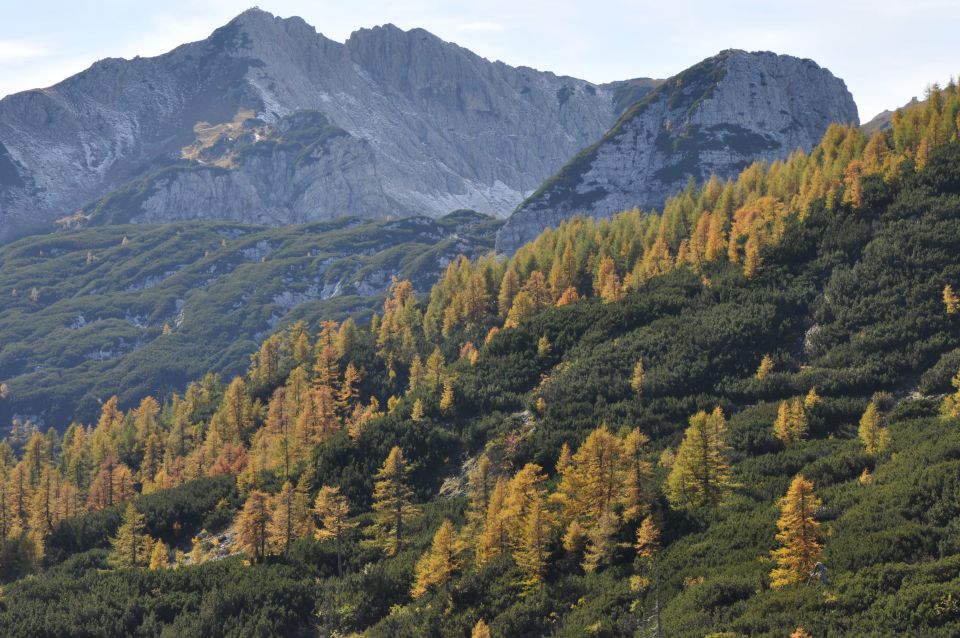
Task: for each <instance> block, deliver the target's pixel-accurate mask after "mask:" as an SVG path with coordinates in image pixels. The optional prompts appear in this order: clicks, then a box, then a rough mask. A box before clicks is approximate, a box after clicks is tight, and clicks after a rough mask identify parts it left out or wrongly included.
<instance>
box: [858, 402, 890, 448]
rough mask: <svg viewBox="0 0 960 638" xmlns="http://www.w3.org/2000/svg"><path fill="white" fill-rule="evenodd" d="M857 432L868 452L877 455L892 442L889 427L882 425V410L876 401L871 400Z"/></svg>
mask: <svg viewBox="0 0 960 638" xmlns="http://www.w3.org/2000/svg"><path fill="white" fill-rule="evenodd" d="M857 434H858V435H859V437H860V441H861V442H862V443H863V449H864V451H865V452H866V453H867V454H869V455H871V456H875V455H877V454H880V453H882V452H883V451H884V449H886V447H887V444H888V443H889V442H890V432H889V430H887V428H884V427H881V426H880V411H879V408H877V404H876V402H874V401H871V402H870V405H868V406H867V409H866V410H865V411H864V413H863V416H861V417H860V425H859V427H858V428H857Z"/></svg>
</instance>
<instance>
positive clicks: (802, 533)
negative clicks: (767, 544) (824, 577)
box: [770, 475, 823, 587]
mask: <svg viewBox="0 0 960 638" xmlns="http://www.w3.org/2000/svg"><path fill="white" fill-rule="evenodd" d="M820 505H821V502H820V499H819V498H817V496H816V495H815V494H814V492H813V482H812V481H809V480H807V479H805V478H804V477H803V476H802V475H797V476H796V477H795V478H794V479H793V481H792V482H791V483H790V488H789V489H788V490H787V495H786V496H785V497H784V498H783V499H782V500H781V501H780V518H779V519H777V529H778V530H780V531H779V532H778V533H777V542H778V543H779V544H780V547H778V548H777V549H775V550H773V552H772V554H771V555H772V557H773V559H774V560H775V561H776V563H777V566H776V567H775V568H774V570H773V571H772V572H770V586H771V587H784V586H786V585H791V584H793V583H798V582H801V581H803V580H804V579H806V578H808V577H809V575H810V574H811V572H813V569H814V567H815V566H816V564H817V562H818V561H819V560H820V558H821V556H822V552H823V545H822V540H823V533H822V532H821V530H820V523H818V522H817V520H816V518H815V514H816V511H817V508H819V507H820Z"/></svg>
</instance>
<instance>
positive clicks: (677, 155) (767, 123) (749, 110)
mask: <svg viewBox="0 0 960 638" xmlns="http://www.w3.org/2000/svg"><path fill="white" fill-rule="evenodd" d="M833 122H839V123H854V124H856V123H857V122H858V119H857V107H856V104H854V101H853V98H852V97H851V95H850V93H849V91H847V88H846V86H845V85H844V83H843V81H842V80H840V79H838V78H836V77H834V76H833V75H832V74H831V73H830V72H829V71H827V70H826V69H823V68H820V67H819V66H817V65H816V64H815V63H814V62H813V61H811V60H802V59H798V58H794V57H790V56H785V55H775V54H773V53H748V52H746V51H736V50H730V51H724V52H722V53H720V54H719V55H717V56H715V57H712V58H708V59H707V60H704V61H703V62H701V63H699V64H697V65H696V66H693V67H691V68H690V69H687V70H686V71H684V72H682V73H680V74H679V75H677V76H675V77H673V78H670V79H669V80H667V81H666V82H664V83H663V84H662V85H660V86H659V87H658V88H657V89H656V90H654V91H652V92H651V93H650V94H648V95H647V96H646V97H645V98H643V99H642V100H640V101H638V102H636V103H635V104H634V105H633V106H631V107H630V108H629V109H627V111H626V112H625V113H624V114H623V116H622V117H621V118H620V119H619V121H618V122H617V123H616V124H615V125H614V126H613V128H611V129H610V130H609V131H608V132H607V133H606V134H605V135H604V136H602V137H601V138H600V139H599V140H598V141H597V142H595V143H594V144H592V145H591V146H589V147H587V148H586V149H585V150H583V151H582V152H581V153H579V154H578V155H576V156H575V157H574V158H573V159H572V160H571V161H570V162H568V163H567V164H566V165H565V166H564V167H563V168H562V169H561V170H560V171H559V172H558V173H557V174H555V175H554V176H553V177H551V178H550V179H548V180H547V181H546V182H545V183H544V184H543V185H542V186H541V187H540V188H539V190H538V191H537V192H536V193H535V194H534V195H532V196H531V197H529V198H528V199H527V200H526V201H524V202H523V203H522V204H521V205H520V206H519V207H518V208H517V210H516V211H515V212H514V213H513V215H512V216H511V217H510V219H509V220H508V221H507V223H506V224H505V225H504V227H503V228H502V229H501V231H500V234H499V236H498V238H497V247H498V249H499V250H502V251H506V252H511V251H513V250H515V249H516V248H517V247H519V246H520V245H522V244H523V243H524V242H526V241H529V240H531V239H533V238H534V237H536V236H537V235H538V234H539V233H540V232H541V231H542V230H543V229H545V228H547V227H552V226H556V225H557V224H559V223H560V222H561V221H562V220H564V219H566V218H568V217H570V216H572V215H574V214H577V213H584V214H587V215H591V216H595V217H604V216H610V215H612V214H614V213H616V212H618V211H621V210H624V209H629V208H633V207H639V208H641V209H650V208H656V207H659V206H661V205H662V204H663V203H664V201H665V200H666V198H667V197H669V196H670V194H671V193H674V192H676V191H677V190H679V189H680V188H682V187H683V185H684V184H685V183H686V182H687V180H689V179H690V178H691V177H693V178H695V179H697V180H703V179H706V178H708V177H709V176H710V175H711V174H716V175H719V176H721V177H730V176H732V175H735V174H736V173H737V172H738V171H739V170H740V169H742V168H743V167H744V166H746V165H747V164H749V163H750V162H752V161H754V160H755V159H767V160H772V159H776V158H784V157H786V156H787V155H788V154H789V153H791V152H792V151H794V150H795V149H798V148H802V149H806V150H809V149H810V148H812V147H813V146H814V145H815V144H816V143H817V142H818V141H819V140H820V138H821V136H822V135H823V133H824V131H825V130H826V128H827V126H829V125H830V124H831V123H833Z"/></svg>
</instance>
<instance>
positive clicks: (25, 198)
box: [0, 9, 657, 242]
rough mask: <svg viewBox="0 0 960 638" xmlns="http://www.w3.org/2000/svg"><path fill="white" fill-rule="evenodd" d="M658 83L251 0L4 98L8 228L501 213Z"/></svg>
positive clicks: (2, 222) (1, 175)
mask: <svg viewBox="0 0 960 638" xmlns="http://www.w3.org/2000/svg"><path fill="white" fill-rule="evenodd" d="M656 84H657V82H656V81H650V80H635V81H628V82H618V83H613V84H607V85H596V84H591V83H589V82H585V81H583V80H578V79H575V78H570V77H559V76H556V75H554V74H552V73H544V72H540V71H536V70H534V69H530V68H526V67H511V66H508V65H506V64H503V63H501V62H490V61H488V60H486V59H484V58H481V57H480V56H477V55H475V54H473V53H471V52H470V51H468V50H466V49H464V48H462V47H459V46H457V45H455V44H451V43H448V42H444V41H442V40H441V39H439V38H437V37H436V36H434V35H432V34H430V33H428V32H427V31H424V30H422V29H413V30H410V31H403V30H401V29H398V28H396V27H394V26H392V25H386V26H382V27H376V28H373V29H362V30H359V31H357V32H355V33H353V34H352V35H351V36H350V38H349V39H348V40H347V41H346V42H344V43H339V42H334V41H332V40H330V39H328V38H325V37H324V36H322V35H320V34H318V33H317V32H316V30H315V29H314V28H313V27H311V26H310V25H308V24H307V23H306V22H304V21H303V20H302V19H300V18H288V19H281V18H278V17H274V16H272V15H270V14H269V13H266V12H264V11H261V10H259V9H251V10H249V11H246V12H244V13H243V14H241V15H240V16H238V17H237V18H235V19H234V20H232V21H231V22H230V23H229V24H227V25H226V26H224V27H222V28H220V29H217V30H216V31H215V32H214V33H213V34H212V35H211V36H210V37H209V38H207V39H206V40H203V41H200V42H194V43H191V44H185V45H183V46H180V47H178V48H176V49H174V50H173V51H170V52H169V53H167V54H164V55H160V56H158V57H154V58H139V57H138V58H135V59H133V60H122V59H106V60H101V61H99V62H97V63H96V64H94V65H93V66H91V67H90V68H89V69H88V70H86V71H84V72H82V73H80V74H78V75H75V76H73V77H71V78H69V79H67V80H64V81H63V82H61V83H59V84H57V85H55V86H53V87H50V88H47V89H39V90H33V91H26V92H23V93H18V94H15V95H11V96H8V97H6V98H4V99H3V100H2V101H0V242H2V241H8V240H10V239H12V238H15V237H18V236H21V235H23V234H24V233H27V232H30V231H38V230H39V231H44V230H50V229H52V228H53V224H54V221H55V220H58V219H60V220H62V222H61V225H64V226H71V225H75V224H81V223H90V222H92V223H98V222H99V223H104V222H117V221H132V222H151V223H158V222H171V221H182V220H207V221H209V220H229V221H236V222H244V223H256V224H270V225H283V224H295V223H306V222H311V221H317V220H323V219H329V218H333V217H339V216H342V215H355V216H361V217H386V216H391V215H404V216H406V215H428V216H433V217H436V216H440V215H443V214H446V213H448V212H450V211H452V210H455V209H460V208H472V209H475V210H480V211H483V212H492V213H497V214H500V215H506V214H507V213H508V212H509V211H510V210H511V209H513V208H514V207H515V206H516V204H517V203H519V202H520V201H521V200H522V199H523V197H524V196H525V195H527V194H529V193H530V192H532V191H533V189H535V188H536V187H537V185H538V184H540V183H541V182H542V181H543V180H544V179H545V178H546V177H547V176H549V175H550V174H551V173H553V172H554V171H555V170H557V168H559V167H560V166H561V165H562V164H563V162H564V161H566V160H567V159H568V158H569V157H571V156H572V155H573V154H574V153H576V152H577V151H578V150H580V149H581V148H583V147H584V146H586V145H588V144H590V143H591V142H592V141H594V140H595V139H596V138H597V137H599V136H600V135H601V134H602V133H603V132H604V131H605V130H606V129H608V128H609V127H610V125H611V124H612V123H613V121H614V120H615V119H616V117H617V116H618V115H619V113H620V112H621V111H622V110H623V109H624V108H626V107H627V106H629V104H630V103H631V102H632V101H633V100H636V99H639V98H640V97H642V96H643V95H644V94H645V93H646V92H648V91H649V90H650V89H651V88H652V87H653V86H655V85H656Z"/></svg>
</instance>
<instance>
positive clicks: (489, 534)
mask: <svg viewBox="0 0 960 638" xmlns="http://www.w3.org/2000/svg"><path fill="white" fill-rule="evenodd" d="M506 505H507V481H506V479H503V478H500V479H497V482H496V483H495V484H494V486H493V490H492V491H491V492H490V499H489V501H488V505H487V509H486V514H485V516H484V519H483V530H482V531H481V532H480V534H479V536H477V541H476V548H475V560H476V563H477V565H483V564H484V563H485V562H487V561H488V560H490V559H491V558H493V557H495V556H499V555H500V554H502V553H504V552H506V551H507V549H508V548H509V543H510V529H509V527H508V525H507V510H506Z"/></svg>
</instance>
